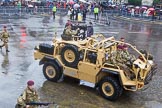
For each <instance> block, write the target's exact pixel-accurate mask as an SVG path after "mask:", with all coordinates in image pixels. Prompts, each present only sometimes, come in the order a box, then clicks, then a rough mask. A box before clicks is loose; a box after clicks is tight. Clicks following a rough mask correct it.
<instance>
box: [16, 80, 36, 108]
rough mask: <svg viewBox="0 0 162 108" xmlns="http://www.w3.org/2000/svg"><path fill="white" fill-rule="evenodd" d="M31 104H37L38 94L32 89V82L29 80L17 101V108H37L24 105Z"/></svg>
mask: <svg viewBox="0 0 162 108" xmlns="http://www.w3.org/2000/svg"><path fill="white" fill-rule="evenodd" d="M31 102H38V94H37V91H36V90H35V89H34V81H32V80H29V81H28V82H27V87H26V89H25V90H24V92H23V94H22V95H21V96H19V98H18V100H17V108H37V106H30V105H26V103H31Z"/></svg>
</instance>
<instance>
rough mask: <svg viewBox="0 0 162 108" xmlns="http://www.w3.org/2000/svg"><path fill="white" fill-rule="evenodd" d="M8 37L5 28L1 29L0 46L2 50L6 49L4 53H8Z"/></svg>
mask: <svg viewBox="0 0 162 108" xmlns="http://www.w3.org/2000/svg"><path fill="white" fill-rule="evenodd" d="M9 37H10V35H9V33H8V32H7V27H6V26H4V27H3V32H2V33H1V37H0V39H1V40H2V41H3V45H1V46H0V48H1V49H2V47H3V46H5V48H6V52H9V50H8V38H9Z"/></svg>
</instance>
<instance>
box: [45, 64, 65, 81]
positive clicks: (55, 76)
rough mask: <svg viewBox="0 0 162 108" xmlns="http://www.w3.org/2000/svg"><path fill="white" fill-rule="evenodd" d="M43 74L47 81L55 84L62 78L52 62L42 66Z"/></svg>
mask: <svg viewBox="0 0 162 108" xmlns="http://www.w3.org/2000/svg"><path fill="white" fill-rule="evenodd" d="M43 74H44V76H45V78H46V79H47V80H49V81H53V82H57V81H58V80H59V79H60V78H61V76H62V72H61V69H60V67H59V66H57V65H56V64H55V63H53V62H47V63H45V64H44V66H43Z"/></svg>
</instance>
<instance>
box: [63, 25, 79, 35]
mask: <svg viewBox="0 0 162 108" xmlns="http://www.w3.org/2000/svg"><path fill="white" fill-rule="evenodd" d="M79 30H80V29H79V28H78V29H77V30H72V29H71V25H68V26H67V27H66V28H65V35H66V36H69V37H71V38H72V35H77V33H78V31H79Z"/></svg>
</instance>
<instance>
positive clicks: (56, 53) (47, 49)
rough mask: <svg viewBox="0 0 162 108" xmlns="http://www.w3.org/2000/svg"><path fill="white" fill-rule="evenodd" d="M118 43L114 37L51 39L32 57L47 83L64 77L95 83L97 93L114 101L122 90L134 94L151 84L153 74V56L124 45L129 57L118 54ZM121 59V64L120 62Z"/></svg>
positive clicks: (119, 52) (96, 36)
mask: <svg viewBox="0 0 162 108" xmlns="http://www.w3.org/2000/svg"><path fill="white" fill-rule="evenodd" d="M120 43H121V42H120V41H116V40H115V39H114V37H110V38H105V37H104V36H103V35H101V34H98V35H94V36H92V37H91V38H87V39H85V40H82V41H81V40H77V41H63V40H56V39H54V40H53V44H52V45H49V44H40V45H39V46H36V47H35V51H34V58H35V60H40V62H39V65H42V64H43V65H44V66H43V74H44V76H45V77H46V79H47V80H50V81H53V82H57V81H58V80H59V79H60V78H61V77H62V76H63V75H64V76H70V77H73V78H76V79H79V80H84V81H87V82H91V83H94V84H95V87H96V88H98V90H99V92H100V94H101V95H102V96H103V97H104V98H106V99H108V100H112V101H113V100H116V99H117V98H118V97H119V96H121V94H122V92H123V90H130V91H137V90H139V89H142V88H143V87H144V85H146V84H148V83H149V81H151V79H152V76H153V75H154V74H155V72H156V65H155V64H154V62H153V57H152V56H151V55H150V54H149V53H147V52H146V51H139V50H137V49H136V47H135V46H132V45H131V44H128V43H124V44H125V45H127V47H128V49H127V54H128V53H129V54H128V56H127V57H126V58H124V56H121V55H122V51H121V50H120V51H118V50H119V49H118V45H119V44H120ZM122 60H123V61H122Z"/></svg>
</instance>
